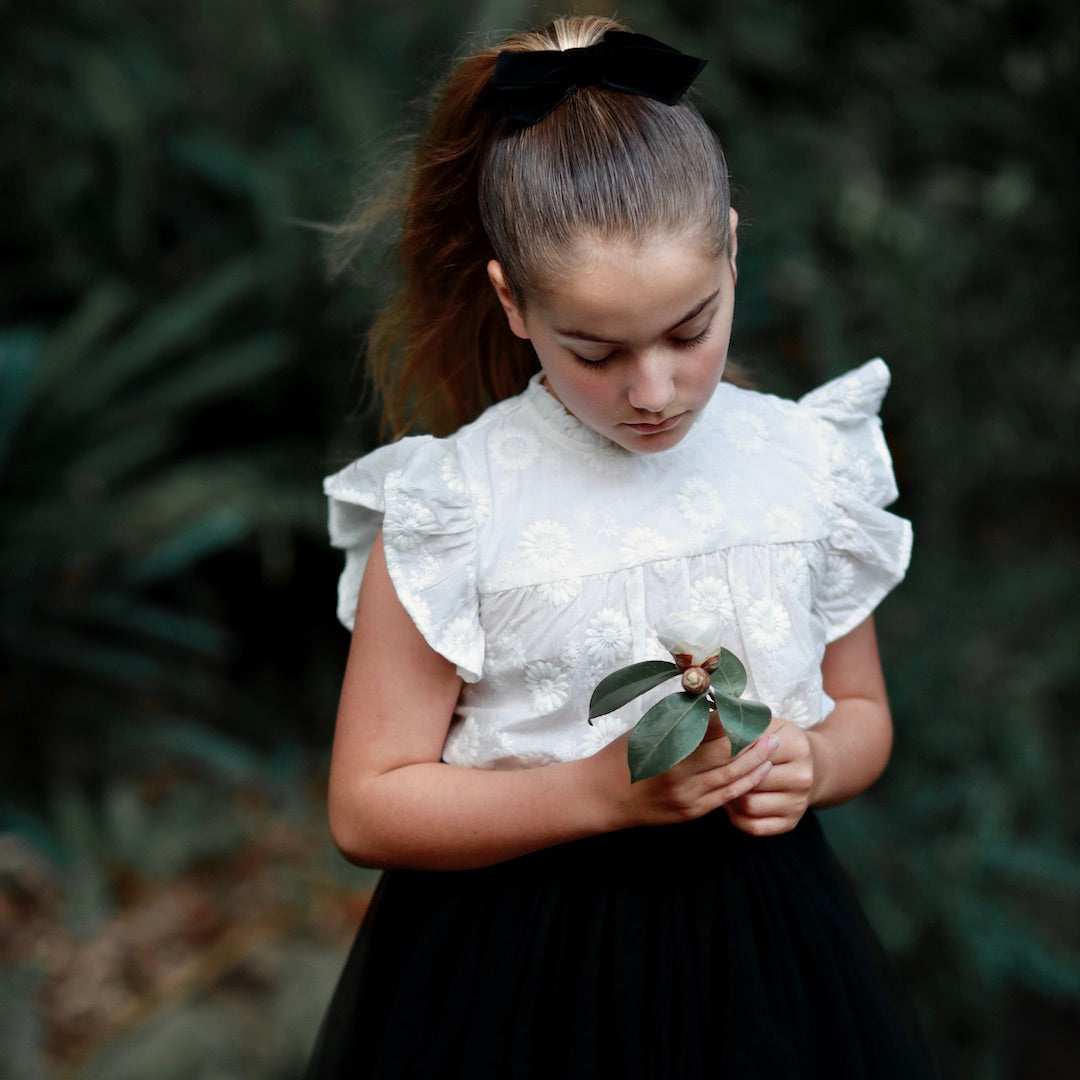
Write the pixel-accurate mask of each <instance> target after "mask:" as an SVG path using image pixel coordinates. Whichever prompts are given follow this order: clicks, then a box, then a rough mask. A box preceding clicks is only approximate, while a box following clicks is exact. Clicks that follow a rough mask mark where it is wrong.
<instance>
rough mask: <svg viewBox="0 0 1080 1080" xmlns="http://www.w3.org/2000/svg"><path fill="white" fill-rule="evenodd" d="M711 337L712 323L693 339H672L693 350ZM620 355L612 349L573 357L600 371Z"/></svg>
mask: <svg viewBox="0 0 1080 1080" xmlns="http://www.w3.org/2000/svg"><path fill="white" fill-rule="evenodd" d="M711 336H712V323H710V324H709V325H708V326H706V327H705V329H704V330H702V331H701V333H700V334H695V335H694V336H693V337H692V338H672V341H673V342H674V343H675V344H676V345H678V346H679V348H681V349H692V348H694V346H695V345H702V344H704V343H705V342H706V341H708V340H709V338H710V337H711ZM618 354H619V350H618V349H612V350H611V352H609V353H608V354H607V355H606V356H597V357H592V356H582V355H581V354H580V353H573V356H574V359H575V360H578V361H580V362H581V363H582V364H584V365H585V367H587V368H593V369H600V368H604V367H606V366H607V365H608V364H609V363H610V362H611V361H612V360H613V359H614V358H615V357H616V356H618Z"/></svg>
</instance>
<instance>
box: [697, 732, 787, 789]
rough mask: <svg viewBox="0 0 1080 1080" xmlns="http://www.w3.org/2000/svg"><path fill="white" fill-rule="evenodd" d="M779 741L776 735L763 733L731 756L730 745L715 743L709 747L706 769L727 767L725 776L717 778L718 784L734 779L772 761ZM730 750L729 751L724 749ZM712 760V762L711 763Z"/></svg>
mask: <svg viewBox="0 0 1080 1080" xmlns="http://www.w3.org/2000/svg"><path fill="white" fill-rule="evenodd" d="M778 746H779V741H778V740H777V738H776V736H775V735H763V736H762V737H761V738H760V739H758V740H756V741H755V742H752V743H751V744H750V745H749V746H748V747H747V748H746V749H745V750H743V751H742V752H741V753H740V754H737V755H736V756H735V757H731V754H730V751H729V750H728V747H726V746H721V745H720V744H719V743H714V744H712V745H710V746H709V747H708V753H707V756H706V769H707V770H709V769H726V770H727V774H726V776H725V777H724V778H721V779H717V781H716V783H717V786H720V785H722V784H724V783H726V782H727V781H728V780H733V779H735V778H736V777H737V776H741V775H743V773H745V772H750V771H752V770H753V769H756V768H757V767H758V766H759V765H760V764H761V763H762V762H763V761H771V760H772V759H773V757H774V756H775V755H776V750H777V747H778ZM725 750H728V752H727V753H725V752H724V751H725ZM710 762H711V764H710Z"/></svg>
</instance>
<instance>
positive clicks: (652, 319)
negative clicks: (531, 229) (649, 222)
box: [529, 233, 728, 340]
mask: <svg viewBox="0 0 1080 1080" xmlns="http://www.w3.org/2000/svg"><path fill="white" fill-rule="evenodd" d="M562 265H563V269H562V271H561V272H560V273H559V274H558V275H557V276H556V277H555V278H554V280H552V281H551V282H550V284H549V285H548V287H547V288H546V289H545V290H544V291H543V292H542V293H540V294H539V295H538V296H537V297H536V299H535V305H534V304H532V303H530V305H529V306H530V307H534V306H535V308H536V309H537V311H538V313H540V314H541V315H542V316H543V317H544V318H545V319H546V320H548V321H550V323H551V324H552V326H553V328H554V329H557V330H562V331H583V332H585V333H589V334H591V335H594V336H601V337H605V338H608V339H610V340H621V338H622V337H624V336H626V335H627V333H628V332H631V331H633V330H634V329H635V328H636V329H641V330H643V331H645V330H648V331H652V330H655V328H656V326H658V325H660V324H662V328H663V329H666V328H668V327H670V326H674V325H676V324H677V323H678V321H679V319H680V318H682V317H683V316H684V315H685V314H686V313H687V312H688V311H689V310H691V309H692V308H693V307H694V306H695V305H696V304H698V303H699V302H700V301H702V300H704V299H705V298H706V297H708V296H710V295H711V294H712V293H713V292H715V291H716V290H717V289H718V288H722V287H723V285H724V276H725V275H724V270H725V267H727V266H728V260H727V259H726V258H724V257H722V256H716V255H713V254H712V253H711V252H709V250H708V247H707V246H706V245H703V244H702V243H701V242H700V239H699V238H694V237H690V236H687V235H686V234H682V233H679V234H673V235H667V234H664V235H659V236H651V237H648V238H646V239H644V240H611V239H606V238H592V237H589V238H586V239H583V240H582V241H580V242H579V243H578V244H576V245H575V246H574V248H572V249H571V250H570V252H569V253H568V257H567V258H566V259H565V260H563V263H562Z"/></svg>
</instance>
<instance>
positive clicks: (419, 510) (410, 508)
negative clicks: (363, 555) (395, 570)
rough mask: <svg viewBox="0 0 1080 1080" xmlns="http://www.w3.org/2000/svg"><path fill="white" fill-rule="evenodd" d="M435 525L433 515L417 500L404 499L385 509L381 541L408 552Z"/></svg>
mask: <svg viewBox="0 0 1080 1080" xmlns="http://www.w3.org/2000/svg"><path fill="white" fill-rule="evenodd" d="M434 525H435V515H434V514H433V513H432V512H431V511H430V510H429V509H428V508H427V507H426V506H425V505H424V504H423V503H422V502H420V500H419V499H409V498H404V499H401V500H400V501H399V502H397V503H396V504H395V505H393V506H392V507H390V506H388V507H387V508H386V518H385V519H384V522H383V539H384V540H385V541H386V543H387V544H389V545H390V547H393V548H397V550H398V551H409V550H411V549H412V548H414V547H416V545H417V544H419V543H420V541H421V539H422V538H423V536H424V534H425V533H428V532H430V531H431V530H432V529H433V528H434Z"/></svg>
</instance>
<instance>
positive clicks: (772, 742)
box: [769, 735, 780, 750]
mask: <svg viewBox="0 0 1080 1080" xmlns="http://www.w3.org/2000/svg"><path fill="white" fill-rule="evenodd" d="M779 745H780V740H779V739H778V738H777V737H776V736H775V735H770V736H769V749H770V750H775V749H776V748H777V747H778V746H779Z"/></svg>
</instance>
